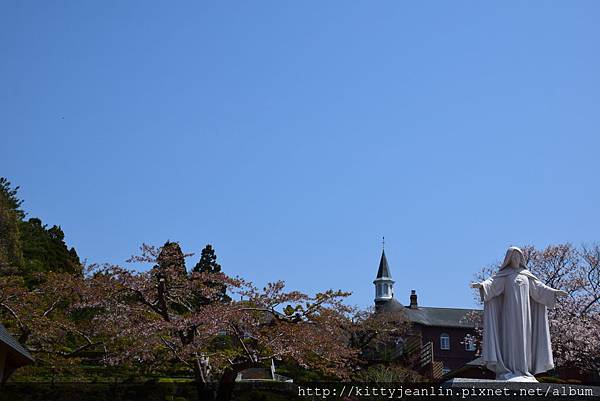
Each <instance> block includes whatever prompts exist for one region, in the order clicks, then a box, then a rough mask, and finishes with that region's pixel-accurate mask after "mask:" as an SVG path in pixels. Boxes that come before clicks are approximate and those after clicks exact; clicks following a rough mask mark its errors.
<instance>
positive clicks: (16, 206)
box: [0, 177, 24, 275]
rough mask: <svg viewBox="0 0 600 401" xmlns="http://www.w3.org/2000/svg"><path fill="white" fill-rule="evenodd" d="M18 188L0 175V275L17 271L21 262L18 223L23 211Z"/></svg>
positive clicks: (21, 254) (21, 252)
mask: <svg viewBox="0 0 600 401" xmlns="http://www.w3.org/2000/svg"><path fill="white" fill-rule="evenodd" d="M18 189H19V187H15V188H11V184H10V182H9V181H8V180H7V179H6V178H4V177H0V275H7V274H15V273H17V272H18V271H19V268H20V267H21V264H22V263H23V251H22V248H21V240H20V231H19V223H20V221H21V218H22V217H23V216H24V213H23V211H22V210H21V209H20V207H21V203H23V201H21V200H20V199H19V198H17V191H18Z"/></svg>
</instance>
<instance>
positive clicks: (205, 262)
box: [193, 244, 221, 273]
mask: <svg viewBox="0 0 600 401" xmlns="http://www.w3.org/2000/svg"><path fill="white" fill-rule="evenodd" d="M193 271H195V272H199V273H219V272H220V271H221V265H220V264H218V263H217V255H216V254H215V250H214V249H213V247H212V245H211V244H208V245H206V246H205V247H204V249H203V250H202V254H201V255H200V260H199V261H198V263H196V266H194V269H193Z"/></svg>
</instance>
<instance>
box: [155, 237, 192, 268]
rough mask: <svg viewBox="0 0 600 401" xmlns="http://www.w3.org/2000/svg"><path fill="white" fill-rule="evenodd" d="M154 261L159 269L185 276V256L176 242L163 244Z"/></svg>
mask: <svg viewBox="0 0 600 401" xmlns="http://www.w3.org/2000/svg"><path fill="white" fill-rule="evenodd" d="M156 261H157V263H158V265H157V266H156V267H157V268H159V269H172V270H173V271H178V272H181V273H182V274H186V269H185V256H184V255H183V252H182V251H181V247H180V246H179V244H178V243H177V242H171V241H167V242H165V244H164V245H163V247H162V249H161V251H160V254H159V255H158V258H157V260H156Z"/></svg>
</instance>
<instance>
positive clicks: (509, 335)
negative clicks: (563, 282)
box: [480, 247, 557, 380]
mask: <svg viewBox="0 0 600 401" xmlns="http://www.w3.org/2000/svg"><path fill="white" fill-rule="evenodd" d="M514 258H518V261H519V264H518V265H519V267H518V268H513V267H510V265H511V260H512V259H514ZM481 284H482V287H481V289H480V294H481V299H482V301H483V302H484V313H483V353H482V356H483V359H484V361H485V363H486V366H487V368H488V369H490V370H492V371H493V372H496V379H498V380H510V379H516V380H518V378H521V379H522V380H527V379H531V380H534V379H533V375H535V374H538V373H541V372H545V371H548V370H550V369H552V368H554V362H553V359H552V347H551V343H550V331H549V328H548V316H547V310H546V307H553V306H554V305H555V303H556V298H557V294H556V293H557V290H555V289H553V288H550V287H548V286H547V285H545V284H543V283H542V282H541V281H540V280H539V279H538V278H537V277H536V276H534V275H533V274H532V273H531V272H530V271H529V270H527V267H526V264H525V257H524V255H523V252H522V251H521V250H520V249H519V248H516V247H511V248H509V249H508V251H507V252H506V257H505V259H504V262H503V263H502V266H501V267H500V270H499V271H498V272H497V273H496V274H494V275H493V276H492V277H491V278H489V279H487V280H485V281H484V282H482V283H481Z"/></svg>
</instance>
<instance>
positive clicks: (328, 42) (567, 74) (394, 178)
mask: <svg viewBox="0 0 600 401" xmlns="http://www.w3.org/2000/svg"><path fill="white" fill-rule="evenodd" d="M599 19H600V3H598V2H595V1H574V2H512V1H496V2H475V1H467V2H461V1H452V2H442V1H431V2H398V1H381V2H367V1H356V2H349V1H328V2H316V1H313V2H291V1H253V2H242V1H239V2H227V1H219V2H198V1H193V2H192V1H190V2H183V1H182V2H176V3H173V2H166V1H165V2H148V1H144V2H142V1H139V2H134V1H128V2H124V1H102V2H80V1H70V2H62V1H53V2H44V1H37V2H30V1H22V0H18V1H15V0H5V1H3V2H2V3H0V54H1V57H2V62H1V63H0V81H1V83H2V84H1V87H2V90H1V91H0V135H1V142H0V143H1V148H2V149H1V152H0V175H3V176H6V177H8V178H9V179H10V180H11V181H12V182H13V183H14V184H17V185H20V186H21V187H22V189H21V192H20V193H21V196H22V198H24V199H25V201H26V202H25V204H24V206H25V208H26V210H27V211H28V212H29V213H30V215H31V216H39V217H41V218H42V219H43V221H44V222H45V223H47V224H60V225H61V226H62V227H63V229H64V231H65V232H66V236H67V237H66V239H67V242H68V243H69V244H70V245H73V246H75V247H76V248H77V250H78V252H79V254H80V256H81V257H82V258H86V259H87V260H88V261H90V262H113V263H121V262H123V261H124V260H125V259H127V258H128V256H129V255H131V254H132V253H134V252H135V251H136V249H137V246H138V245H139V244H140V243H141V242H147V243H153V244H161V243H163V242H164V241H166V240H167V239H170V240H177V241H180V243H181V244H182V246H183V248H184V249H185V250H186V251H189V252H196V253H198V254H199V251H200V250H201V248H202V247H203V246H204V244H206V243H212V244H213V245H214V246H215V248H216V250H217V253H218V256H219V261H220V262H221V263H222V265H223V268H224V270H225V271H226V272H227V273H230V274H232V275H240V276H243V277H245V278H248V279H250V280H253V281H254V282H256V283H257V284H259V285H263V284H265V283H266V282H267V281H272V280H276V279H283V280H285V281H286V282H287V283H288V285H289V286H290V287H291V288H294V289H299V290H302V291H308V292H314V291H318V290H324V289H327V288H341V289H344V290H350V291H353V292H354V294H353V296H352V297H351V299H350V302H351V303H354V304H358V305H362V306H366V305H370V304H372V301H373V297H374V290H373V285H372V280H373V279H374V277H375V274H376V270H377V264H378V261H379V256H380V252H381V237H382V236H383V235H385V237H386V253H387V255H388V259H389V262H390V266H391V269H392V274H393V276H394V278H395V279H396V286H395V292H396V296H397V297H398V298H399V299H400V301H402V302H407V301H408V296H409V292H410V290H411V289H416V290H417V292H418V294H419V301H420V303H421V304H423V305H429V306H456V307H471V306H473V305H474V301H473V294H472V292H471V290H469V289H468V283H469V281H470V279H471V277H472V276H473V274H474V273H475V272H476V271H478V270H479V268H480V267H481V266H482V265H486V264H489V263H492V262H495V261H497V260H498V259H501V258H502V257H503V255H504V251H505V248H506V247H507V246H509V245H520V244H533V245H536V246H540V247H543V246H547V245H548V244H552V243H559V242H572V243H575V244H580V243H582V242H586V243H589V242H593V241H597V240H599V239H600V238H599V237H598V226H599V222H600V221H599V220H600V214H599V213H598V206H597V205H598V204H600V186H599V185H598V170H599V168H598V149H599V148H600V135H599V128H600V74H599V73H598V71H600V52H599V51H598V38H600V24H598V20H599ZM195 259H196V258H194V260H192V261H190V262H189V263H190V264H193V263H195Z"/></svg>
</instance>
